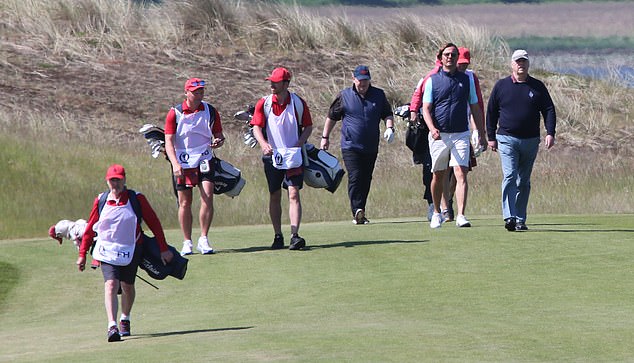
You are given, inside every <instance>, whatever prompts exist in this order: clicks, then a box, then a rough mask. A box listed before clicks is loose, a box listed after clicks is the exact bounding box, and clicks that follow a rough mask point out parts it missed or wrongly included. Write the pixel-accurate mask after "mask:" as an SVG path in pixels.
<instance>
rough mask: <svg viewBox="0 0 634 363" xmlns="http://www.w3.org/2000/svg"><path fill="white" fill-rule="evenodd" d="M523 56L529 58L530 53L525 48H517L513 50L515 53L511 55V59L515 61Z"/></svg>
mask: <svg viewBox="0 0 634 363" xmlns="http://www.w3.org/2000/svg"><path fill="white" fill-rule="evenodd" d="M522 58H524V59H526V60H528V53H527V52H526V51H525V50H524V49H518V50H516V51H515V52H513V55H512V56H511V60H513V62H515V61H516V60H518V59H522Z"/></svg>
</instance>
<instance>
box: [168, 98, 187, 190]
mask: <svg viewBox="0 0 634 363" xmlns="http://www.w3.org/2000/svg"><path fill="white" fill-rule="evenodd" d="M175 132H176V112H175V111H174V109H173V108H171V109H170V110H169V112H168V113H167V116H166V117H165V154H166V155H167V160H169V162H170V164H172V173H173V174H174V176H175V177H177V178H180V177H182V176H183V167H182V166H181V164H180V163H179V162H178V158H177V157H176V149H175V148H174V141H175V139H176V135H175Z"/></svg>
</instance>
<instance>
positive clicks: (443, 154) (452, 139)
mask: <svg viewBox="0 0 634 363" xmlns="http://www.w3.org/2000/svg"><path fill="white" fill-rule="evenodd" d="M427 138H428V140H429V153H430V154H431V171H432V172H434V171H440V170H445V169H447V168H448V167H449V166H452V167H453V166H464V167H467V168H468V167H469V157H470V155H471V154H470V151H469V145H470V142H471V140H470V138H471V133H470V132H469V131H465V132H441V133H440V140H434V139H433V138H432V137H431V133H430V134H429V135H428V136H427Z"/></svg>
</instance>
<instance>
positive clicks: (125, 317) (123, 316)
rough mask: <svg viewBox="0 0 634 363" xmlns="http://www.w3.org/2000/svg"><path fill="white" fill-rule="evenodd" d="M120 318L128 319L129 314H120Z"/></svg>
mask: <svg viewBox="0 0 634 363" xmlns="http://www.w3.org/2000/svg"><path fill="white" fill-rule="evenodd" d="M121 320H128V321H129V320H130V315H125V314H121Z"/></svg>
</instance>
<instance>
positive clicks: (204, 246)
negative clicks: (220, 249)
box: [196, 236, 214, 255]
mask: <svg viewBox="0 0 634 363" xmlns="http://www.w3.org/2000/svg"><path fill="white" fill-rule="evenodd" d="M196 249H197V250H198V251H200V253H202V254H203V255H211V254H213V253H214V249H213V248H211V246H210V245H209V240H207V237H205V236H202V237H200V238H199V239H198V246H196Z"/></svg>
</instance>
